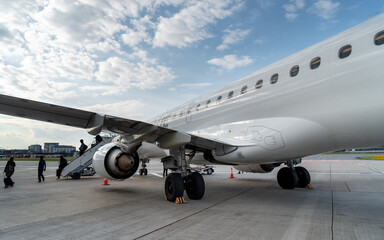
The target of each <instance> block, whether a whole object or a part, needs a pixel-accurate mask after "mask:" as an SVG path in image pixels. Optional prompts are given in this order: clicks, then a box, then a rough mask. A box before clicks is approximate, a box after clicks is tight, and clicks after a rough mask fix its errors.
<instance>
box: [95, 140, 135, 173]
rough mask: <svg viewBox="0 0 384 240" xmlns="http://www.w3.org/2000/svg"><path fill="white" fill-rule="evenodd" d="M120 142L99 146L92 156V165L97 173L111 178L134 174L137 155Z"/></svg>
mask: <svg viewBox="0 0 384 240" xmlns="http://www.w3.org/2000/svg"><path fill="white" fill-rule="evenodd" d="M127 149H129V148H128V147H127V146H126V145H124V144H122V143H120V142H111V143H108V144H105V145H104V146H102V147H100V148H99V150H97V152H96V153H95V155H94V156H93V167H94V168H95V171H96V173H97V174H98V175H100V176H102V177H104V178H107V179H111V180H124V179H127V178H129V177H131V176H132V175H133V174H135V172H136V170H137V168H138V167H139V162H140V161H139V156H138V154H137V153H136V151H134V152H131V151H128V150H127Z"/></svg>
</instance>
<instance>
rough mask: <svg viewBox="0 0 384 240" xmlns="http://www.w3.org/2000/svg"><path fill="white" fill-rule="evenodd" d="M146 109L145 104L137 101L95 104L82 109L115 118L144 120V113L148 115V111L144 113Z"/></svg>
mask: <svg viewBox="0 0 384 240" xmlns="http://www.w3.org/2000/svg"><path fill="white" fill-rule="evenodd" d="M146 108H147V106H146V104H144V103H143V102H141V101H139V100H127V101H120V102H115V103H106V104H95V105H92V106H87V107H84V108H83V109H86V110H89V111H92V112H97V113H102V114H108V115H112V116H117V117H125V118H129V119H137V120H144V118H145V117H146V114H145V113H148V111H145V109H146Z"/></svg>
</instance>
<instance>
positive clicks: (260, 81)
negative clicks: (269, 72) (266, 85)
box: [255, 79, 263, 89]
mask: <svg viewBox="0 0 384 240" xmlns="http://www.w3.org/2000/svg"><path fill="white" fill-rule="evenodd" d="M262 86H263V80H262V79H260V80H259V81H257V82H256V86H255V88H256V89H259V88H261V87H262Z"/></svg>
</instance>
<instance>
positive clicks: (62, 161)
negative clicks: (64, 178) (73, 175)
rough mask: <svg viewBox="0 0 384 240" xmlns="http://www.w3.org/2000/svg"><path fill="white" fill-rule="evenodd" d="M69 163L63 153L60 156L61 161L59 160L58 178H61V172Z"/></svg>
mask: <svg viewBox="0 0 384 240" xmlns="http://www.w3.org/2000/svg"><path fill="white" fill-rule="evenodd" d="M67 165H68V162H67V159H65V158H64V157H63V155H61V156H60V162H59V168H58V169H57V171H56V176H57V179H59V178H60V175H61V172H62V171H63V169H64V168H65V167H66V166H67Z"/></svg>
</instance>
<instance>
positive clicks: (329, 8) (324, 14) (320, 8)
mask: <svg viewBox="0 0 384 240" xmlns="http://www.w3.org/2000/svg"><path fill="white" fill-rule="evenodd" d="M339 6H340V2H332V0H318V1H317V2H315V3H314V4H313V5H312V6H311V7H310V8H309V9H308V12H309V13H313V14H316V15H317V16H319V17H321V18H323V19H331V18H333V17H334V15H335V14H336V12H337V11H338V8H339Z"/></svg>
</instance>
